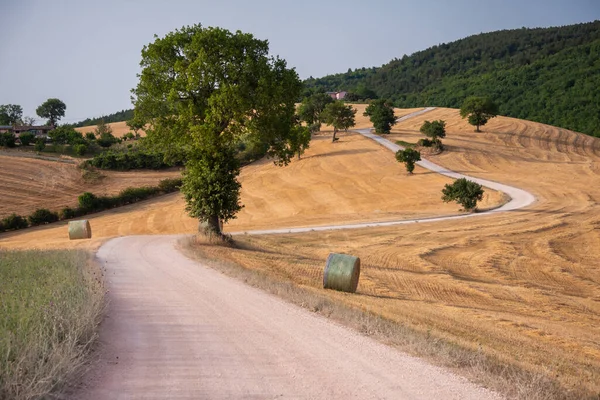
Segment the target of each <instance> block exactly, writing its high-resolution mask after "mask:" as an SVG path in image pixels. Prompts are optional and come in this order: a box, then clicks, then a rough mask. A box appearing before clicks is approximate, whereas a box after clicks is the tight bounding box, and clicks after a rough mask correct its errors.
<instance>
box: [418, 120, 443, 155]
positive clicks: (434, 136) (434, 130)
mask: <svg viewBox="0 0 600 400" xmlns="http://www.w3.org/2000/svg"><path fill="white" fill-rule="evenodd" d="M421 133H423V134H425V136H427V137H428V138H430V139H431V142H432V144H433V145H434V146H436V147H437V148H438V149H440V150H441V149H442V141H441V140H440V139H441V138H445V137H446V121H443V120H437V121H433V122H431V121H425V122H424V123H423V125H421Z"/></svg>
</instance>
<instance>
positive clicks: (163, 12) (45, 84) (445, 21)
mask: <svg viewBox="0 0 600 400" xmlns="http://www.w3.org/2000/svg"><path fill="white" fill-rule="evenodd" d="M598 19H600V0H453V1H444V0H417V1H415V0H411V1H404V0H363V1H357V0H345V1H341V0H301V1H290V0H254V1H251V2H250V1H244V0H213V1H208V0H169V1H156V0H102V1H96V0H38V1H35V0H0V21H2V22H1V23H0V27H1V29H0V104H19V105H21V106H22V107H23V111H24V115H25V116H32V117H36V115H35V109H36V108H37V106H39V105H40V104H41V103H43V102H44V101H45V100H46V99H48V98H59V99H61V100H62V101H63V102H65V104H66V105H67V111H66V115H65V118H63V119H62V121H61V122H69V123H71V122H77V121H79V120H82V119H85V118H88V117H98V116H101V115H106V114H110V113H113V112H116V111H120V110H122V109H128V108H132V105H131V100H130V90H131V89H132V88H133V87H135V86H136V85H137V82H138V78H137V77H136V74H138V73H139V71H140V68H139V62H140V59H141V50H142V47H143V46H144V45H146V44H148V43H150V42H152V41H153V37H154V35H155V34H156V35H158V36H164V35H165V34H166V33H168V32H171V31H173V30H175V29H178V28H181V27H182V26H184V25H192V24H196V23H201V24H202V25H203V26H219V27H222V28H225V29H229V30H231V31H236V30H241V31H243V32H248V33H252V34H253V35H254V36H255V37H257V38H259V39H263V40H264V39H267V40H268V41H269V44H270V51H271V53H272V54H273V55H279V56H280V57H281V58H284V59H285V60H287V62H288V66H290V67H294V68H296V71H297V72H298V74H299V75H300V78H302V79H305V78H308V77H310V76H313V77H321V76H324V75H327V74H331V73H337V72H345V71H347V70H348V68H352V69H355V68H361V67H372V66H381V65H382V64H385V63H387V62H389V61H390V60H392V59H393V58H401V57H402V56H403V55H404V54H407V55H410V54H412V53H414V52H416V51H419V50H424V49H426V48H428V47H431V46H435V45H438V44H441V43H448V42H451V41H454V40H457V39H461V38H464V37H466V36H470V35H474V34H478V33H482V32H491V31H496V30H501V29H515V28H521V27H531V28H533V27H548V26H560V25H570V24H575V23H580V22H591V21H594V20H598ZM39 122H43V121H41V120H40V121H39Z"/></svg>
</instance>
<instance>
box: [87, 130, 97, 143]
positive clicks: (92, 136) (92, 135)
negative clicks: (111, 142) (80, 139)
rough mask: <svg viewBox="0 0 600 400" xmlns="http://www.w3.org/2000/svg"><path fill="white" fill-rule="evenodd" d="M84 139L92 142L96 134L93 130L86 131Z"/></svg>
mask: <svg viewBox="0 0 600 400" xmlns="http://www.w3.org/2000/svg"><path fill="white" fill-rule="evenodd" d="M85 139H86V140H88V141H90V142H93V141H94V140H96V135H94V132H86V133H85Z"/></svg>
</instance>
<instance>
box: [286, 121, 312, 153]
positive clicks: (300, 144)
mask: <svg viewBox="0 0 600 400" xmlns="http://www.w3.org/2000/svg"><path fill="white" fill-rule="evenodd" d="M310 139H311V132H310V129H309V128H308V127H306V126H300V125H296V126H294V127H293V128H292V131H291V132H290V151H292V152H293V153H294V154H296V155H297V156H298V160H299V159H300V156H301V155H302V154H304V151H305V150H306V149H308V147H309V146H310Z"/></svg>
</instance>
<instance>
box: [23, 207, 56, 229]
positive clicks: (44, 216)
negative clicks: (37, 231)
mask: <svg viewBox="0 0 600 400" xmlns="http://www.w3.org/2000/svg"><path fill="white" fill-rule="evenodd" d="M28 219H29V224H30V225H31V226H36V225H43V224H49V223H51V222H56V221H58V213H56V212H52V211H50V210H48V209H47V208H39V209H37V210H35V211H34V212H33V214H31V215H30V216H29V217H28Z"/></svg>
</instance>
